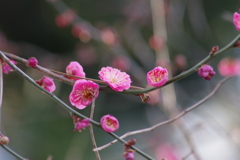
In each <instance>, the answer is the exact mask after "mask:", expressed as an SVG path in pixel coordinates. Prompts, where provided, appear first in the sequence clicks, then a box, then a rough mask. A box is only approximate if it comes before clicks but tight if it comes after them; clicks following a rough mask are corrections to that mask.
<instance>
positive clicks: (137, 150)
mask: <svg viewBox="0 0 240 160" xmlns="http://www.w3.org/2000/svg"><path fill="white" fill-rule="evenodd" d="M0 57H1V58H2V59H3V60H4V61H5V62H6V63H7V64H9V65H10V66H11V67H12V68H13V69H14V70H15V71H16V72H17V73H19V74H20V75H21V76H23V77H24V78H25V79H26V80H27V81H28V82H29V83H31V84H33V85H34V86H35V87H37V88H38V89H40V90H41V91H43V92H44V93H46V95H48V96H50V97H51V98H52V99H53V100H54V101H56V102H57V103H58V104H59V105H60V106H62V107H63V108H64V109H66V110H67V111H68V112H70V113H72V114H76V115H77V116H79V117H81V118H83V119H86V118H88V117H86V116H84V115H83V114H81V113H78V112H77V111H75V110H74V109H72V108H71V107H70V106H68V105H67V104H66V103H64V102H63V101H62V100H60V99H59V98H58V97H57V96H55V95H54V94H52V93H50V92H48V91H47V90H45V89H44V88H42V87H41V86H39V85H38V84H37V83H36V82H35V81H34V80H33V79H32V78H31V77H29V76H28V75H27V74H25V73H24V72H23V71H22V70H21V69H19V68H18V67H17V66H16V65H15V64H13V63H12V62H11V61H10V60H9V59H8V58H7V57H6V56H5V55H4V53H3V52H1V51H0ZM90 122H91V123H92V124H93V125H95V126H97V127H100V123H98V122H96V121H94V120H92V119H90ZM100 128H101V127H100ZM108 134H109V135H111V136H112V137H114V138H116V139H118V141H119V142H121V143H123V144H126V143H127V142H126V141H125V140H123V139H121V138H120V137H119V136H117V135H116V134H114V133H108ZM131 148H132V149H134V150H135V151H136V152H137V153H139V154H140V155H142V156H143V157H145V158H146V159H148V160H153V158H152V157H150V156H149V155H148V154H146V153H144V152H142V151H141V150H139V149H138V148H136V147H135V146H131Z"/></svg>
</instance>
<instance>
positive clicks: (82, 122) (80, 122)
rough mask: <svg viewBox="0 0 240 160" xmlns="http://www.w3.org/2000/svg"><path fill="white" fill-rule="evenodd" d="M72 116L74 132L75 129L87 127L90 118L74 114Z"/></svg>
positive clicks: (79, 129)
mask: <svg viewBox="0 0 240 160" xmlns="http://www.w3.org/2000/svg"><path fill="white" fill-rule="evenodd" d="M72 118H73V123H74V130H73V131H74V132H75V131H77V130H78V131H81V130H82V129H84V128H85V127H88V126H89V124H90V119H82V118H80V117H78V116H76V115H74V114H73V115H72Z"/></svg>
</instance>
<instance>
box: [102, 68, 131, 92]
mask: <svg viewBox="0 0 240 160" xmlns="http://www.w3.org/2000/svg"><path fill="white" fill-rule="evenodd" d="M98 74H99V78H100V79H101V80H102V81H104V82H107V83H108V85H109V86H110V87H111V88H112V89H113V90H114V91H118V92H122V91H123V90H127V89H129V88H130V86H131V85H130V84H131V82H132V81H131V79H130V76H129V75H128V74H127V73H125V72H121V71H120V70H118V69H116V68H112V67H103V68H102V69H101V70H100V71H99V72H98Z"/></svg>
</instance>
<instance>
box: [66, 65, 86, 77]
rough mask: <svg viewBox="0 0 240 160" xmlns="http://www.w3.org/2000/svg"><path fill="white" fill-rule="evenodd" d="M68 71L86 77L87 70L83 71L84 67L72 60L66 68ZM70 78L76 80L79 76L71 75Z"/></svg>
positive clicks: (70, 73)
mask: <svg viewBox="0 0 240 160" xmlns="http://www.w3.org/2000/svg"><path fill="white" fill-rule="evenodd" d="M66 73H67V74H69V75H73V76H77V77H82V78H85V72H84V71H83V67H82V66H81V65H80V64H79V63H78V62H70V64H69V65H68V66H67V68H66ZM70 79H73V80H75V81H76V80H78V79H79V78H72V77H70Z"/></svg>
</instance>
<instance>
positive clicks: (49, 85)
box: [36, 76, 56, 93]
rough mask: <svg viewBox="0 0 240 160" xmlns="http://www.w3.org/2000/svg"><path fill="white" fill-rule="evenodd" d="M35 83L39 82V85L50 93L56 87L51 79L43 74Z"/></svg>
mask: <svg viewBox="0 0 240 160" xmlns="http://www.w3.org/2000/svg"><path fill="white" fill-rule="evenodd" d="M36 83H37V84H39V85H40V86H41V87H43V88H44V89H46V90H47V91H48V92H50V93H52V92H53V91H54V90H55V89H56V86H55V83H54V81H53V79H52V78H49V77H47V76H43V77H42V79H40V80H37V81H36Z"/></svg>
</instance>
